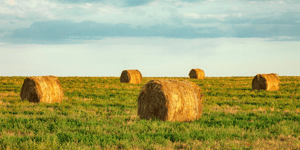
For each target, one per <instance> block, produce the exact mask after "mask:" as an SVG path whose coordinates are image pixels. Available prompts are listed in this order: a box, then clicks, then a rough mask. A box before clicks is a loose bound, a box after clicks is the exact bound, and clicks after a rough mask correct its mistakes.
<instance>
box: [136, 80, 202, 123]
mask: <svg viewBox="0 0 300 150" xmlns="http://www.w3.org/2000/svg"><path fill="white" fill-rule="evenodd" d="M202 97H203V95H202V94H201V90H200V87H199V86H197V85H196V84H195V83H193V82H189V81H176V80H151V81H149V82H148V83H147V84H145V85H144V86H143V88H142V90H141V92H140V94H139V97H138V115H139V116H140V117H141V118H144V119H153V118H156V119H160V120H163V121H178V122H185V121H193V120H196V119H199V118H200V117H201V115H202Z"/></svg>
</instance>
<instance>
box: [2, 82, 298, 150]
mask: <svg viewBox="0 0 300 150" xmlns="http://www.w3.org/2000/svg"><path fill="white" fill-rule="evenodd" d="M24 79H25V77H0V115H1V116H0V149H264V148H266V149H299V148H300V115H299V113H300V102H299V98H300V89H299V87H300V77H283V76H280V77H279V79H280V90H279V91H256V90H255V91H252V90H251V82H252V79H253V77H219V78H218V77H207V78H205V79H204V80H196V79H189V78H147V77H146V78H143V82H142V83H141V84H124V83H123V84H122V83H120V81H119V78H117V77H59V80H60V82H61V84H62V87H63V89H64V94H65V97H64V100H63V102H62V103H60V104H57V103H56V104H43V103H39V104H33V103H29V102H27V101H21V99H20V97H19V94H20V91H21V87H22V84H23V81H24ZM151 79H176V80H189V81H192V82H195V83H196V84H197V85H199V86H200V87H201V89H202V92H203V94H204V95H205V96H204V110H203V115H202V118H201V119H199V120H197V121H193V122H184V123H179V122H163V121H160V120H144V119H140V118H139V117H138V116H137V98H138V95H139V92H140V90H141V88H142V86H143V85H144V84H145V83H147V82H148V81H149V80H151Z"/></svg>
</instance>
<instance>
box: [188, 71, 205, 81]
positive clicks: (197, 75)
mask: <svg viewBox="0 0 300 150" xmlns="http://www.w3.org/2000/svg"><path fill="white" fill-rule="evenodd" d="M189 76H190V78H194V79H204V78H205V73H204V71H203V70H202V69H192V70H191V71H190V73H189Z"/></svg>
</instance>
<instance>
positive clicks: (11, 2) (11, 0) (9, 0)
mask: <svg viewBox="0 0 300 150" xmlns="http://www.w3.org/2000/svg"><path fill="white" fill-rule="evenodd" d="M6 3H7V4H9V5H16V4H17V3H16V2H15V1H14V0H8V1H7V2H6Z"/></svg>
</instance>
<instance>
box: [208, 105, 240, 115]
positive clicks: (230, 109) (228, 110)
mask: <svg viewBox="0 0 300 150" xmlns="http://www.w3.org/2000/svg"><path fill="white" fill-rule="evenodd" d="M210 110H211V111H215V112H224V113H230V114H236V113H237V112H239V111H241V107H240V106H229V105H223V106H222V107H220V106H219V105H216V106H213V107H212V108H211V109H210Z"/></svg>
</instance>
